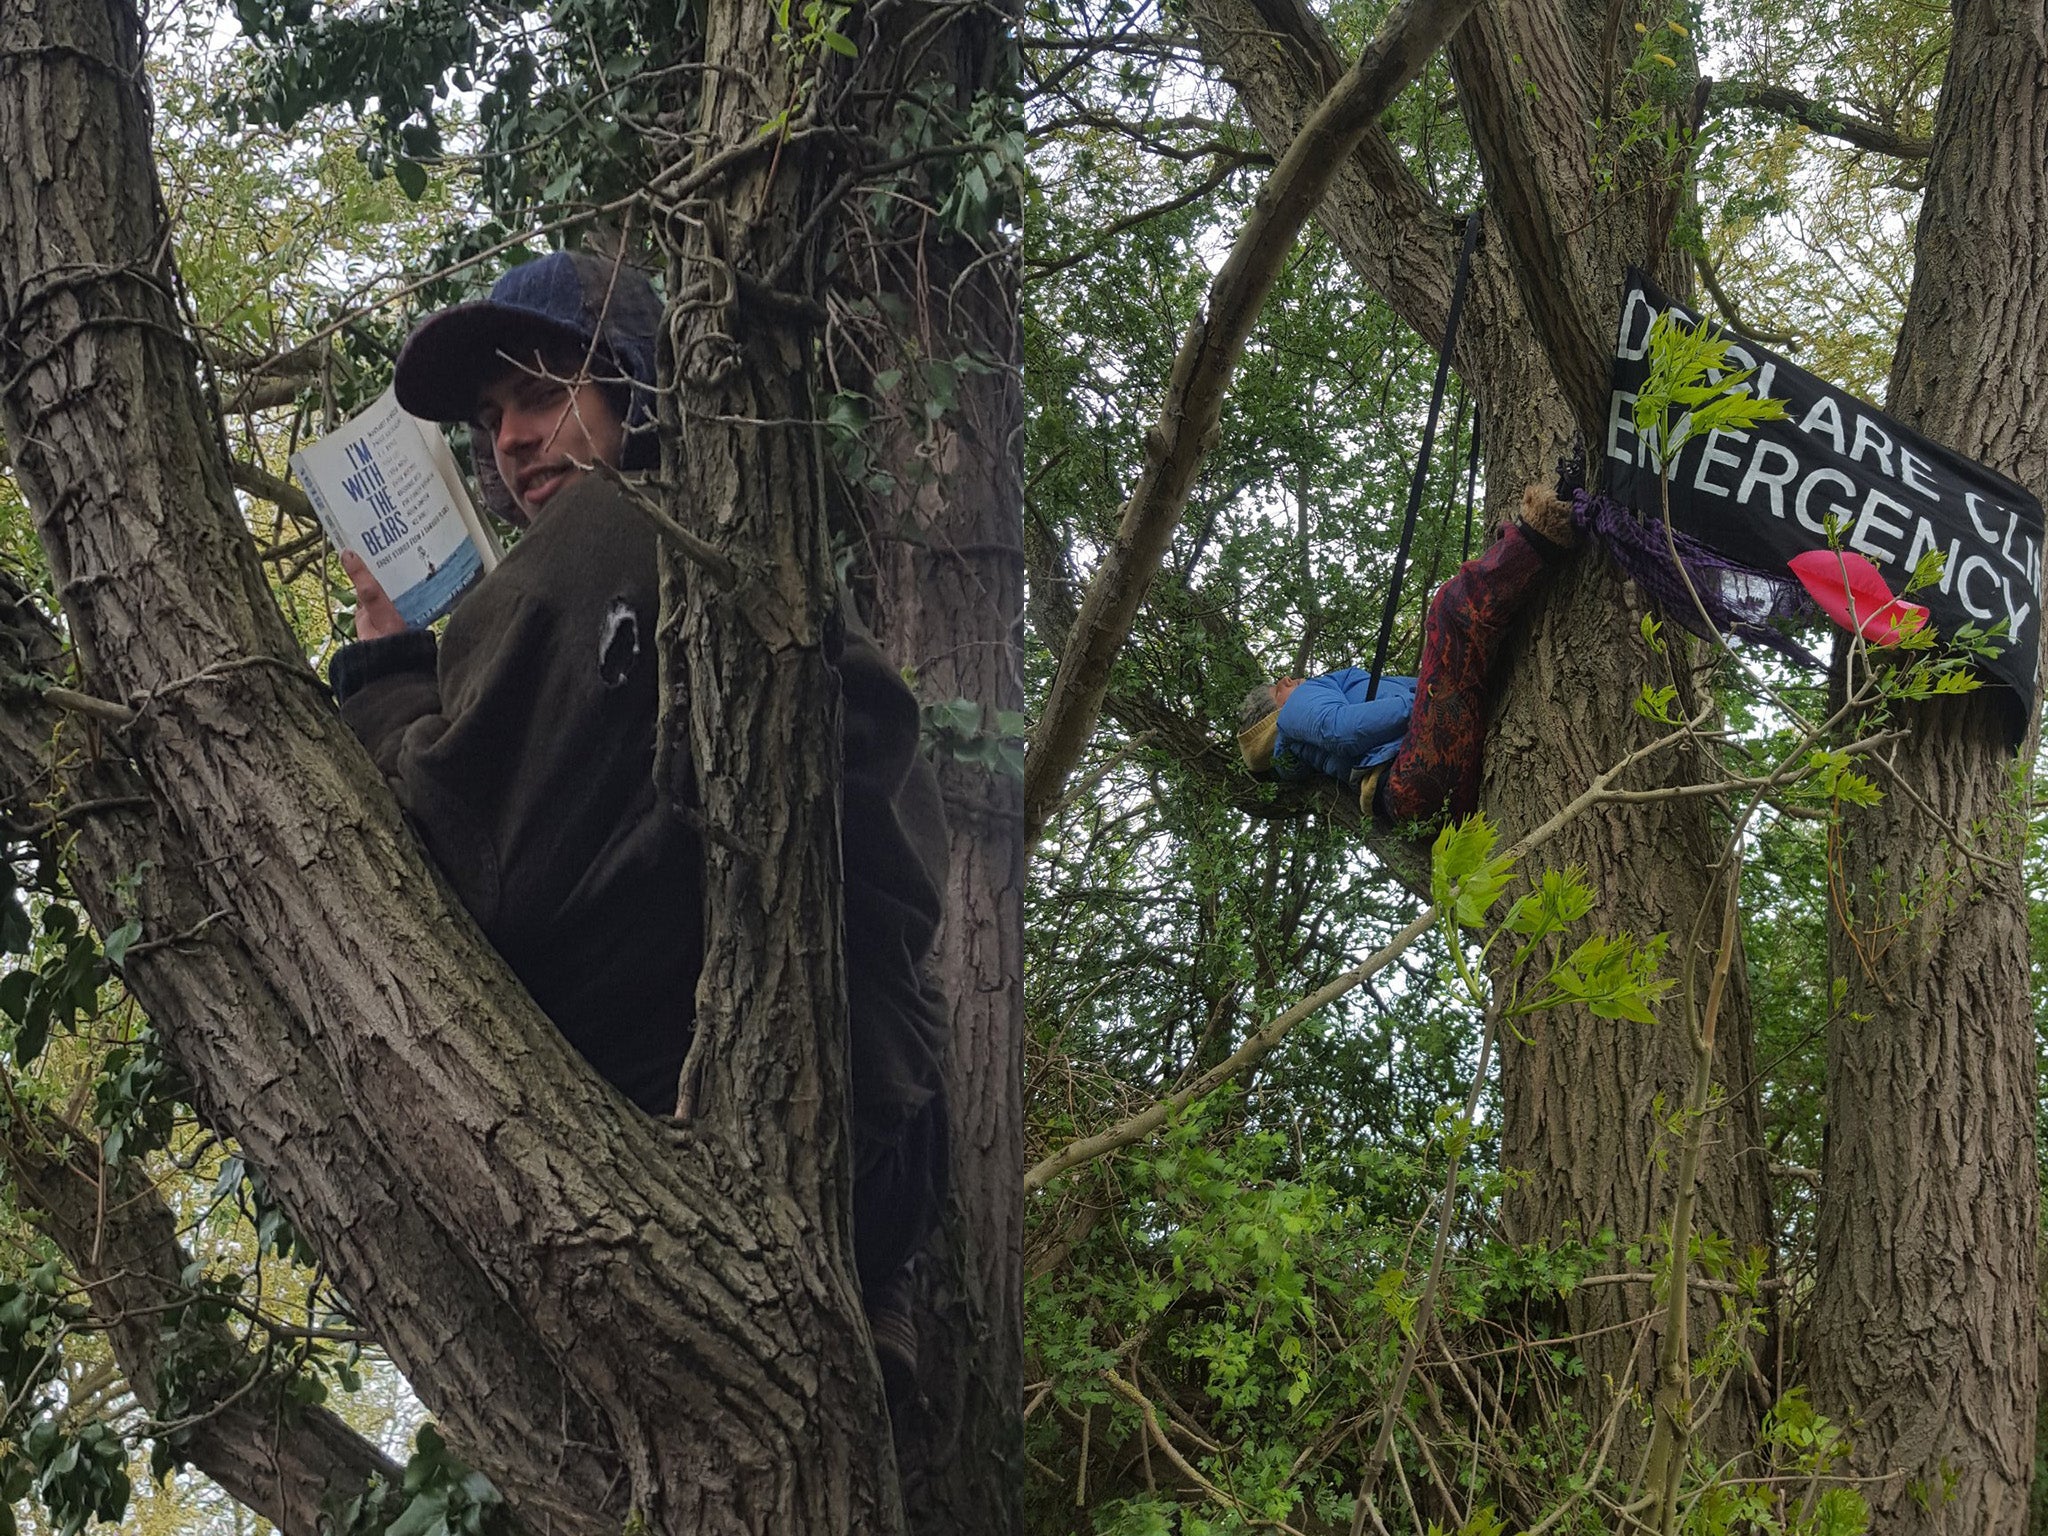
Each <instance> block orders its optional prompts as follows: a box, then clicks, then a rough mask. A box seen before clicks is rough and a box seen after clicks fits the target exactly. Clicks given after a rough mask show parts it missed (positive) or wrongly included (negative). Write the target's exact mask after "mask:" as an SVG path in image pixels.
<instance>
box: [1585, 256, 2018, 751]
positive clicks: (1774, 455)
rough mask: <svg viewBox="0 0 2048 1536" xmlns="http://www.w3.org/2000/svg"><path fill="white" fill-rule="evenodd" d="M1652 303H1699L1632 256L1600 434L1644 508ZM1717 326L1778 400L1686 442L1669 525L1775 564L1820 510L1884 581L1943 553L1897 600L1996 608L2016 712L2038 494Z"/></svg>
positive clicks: (1819, 527)
mask: <svg viewBox="0 0 2048 1536" xmlns="http://www.w3.org/2000/svg"><path fill="white" fill-rule="evenodd" d="M1663 311H1669V312H1670V313H1671V314H1672V315H1673V316H1674V317H1683V318H1684V319H1685V320H1686V321H1687V322H1688V323H1695V322H1696V321H1697V320H1698V318H1699V317H1698V316H1696V315H1694V314H1693V313H1692V312H1691V311H1690V310H1688V309H1686V308H1685V307H1684V306H1682V305H1678V304H1674V303H1673V302H1672V301H1671V300H1670V299H1669V298H1667V297H1666V296H1665V295H1664V293H1663V292H1662V291H1661V290H1659V289H1658V288H1657V286H1656V285H1655V284H1654V283H1652V282H1650V280H1649V279H1648V278H1646V277H1645V276H1643V274H1642V273H1640V272H1638V271H1635V270H1633V269H1631V270H1630V272H1629V274H1628V287H1627V290H1626V292H1625V293H1624V295H1623V302H1622V307H1621V327H1620V334H1619V337H1618V338H1617V341H1616V345H1615V352H1614V395H1613V399H1612V403H1611V405H1610V407H1609V410H1608V421H1607V436H1606V441H1605V443H1604V444H1602V445H1601V449H1602V452H1603V453H1604V456H1605V463H1606V474H1605V482H1606V486H1607V489H1608V493H1609V494H1610V495H1611V496H1613V497H1614V499H1615V500H1617V501H1620V502H1624V503H1626V504H1627V505H1629V506H1632V507H1634V508H1636V509H1637V510H1639V511H1642V512H1646V513H1649V514H1650V515H1652V516H1655V515H1658V512H1659V506H1660V502H1659V492H1658V476H1657V470H1656V467H1655V466H1654V465H1653V464H1648V463H1644V462H1641V461H1642V460H1644V459H1647V458H1648V457H1649V455H1648V454H1647V452H1646V451H1645V449H1644V445H1643V444H1642V443H1641V442H1640V441H1639V440H1638V439H1637V436H1636V430H1635V420H1634V417H1633V416H1632V414H1631V410H1632V407H1633V405H1634V403H1635V398H1636V390H1637V389H1638V387H1640V385H1641V384H1642V382H1643V381H1644V380H1645V379H1646V378H1648V377H1649V372H1650V358H1649V336H1650V326H1651V323H1652V322H1653V321H1654V320H1655V319H1656V317H1657V315H1658V314H1659V313H1660V312H1663ZM1730 340H1731V341H1732V343H1733V344H1732V345H1731V346H1730V348H1729V351H1728V361H1729V363H1730V365H1731V366H1732V367H1734V368H1738V369H1739V368H1754V369H1756V374H1755V376H1754V377H1753V378H1751V379H1750V380H1749V387H1750V389H1751V391H1752V392H1753V393H1754V394H1757V395H1759V396H1775V397H1777V398H1778V399H1780V400H1783V401H1784V402H1785V419H1784V420H1782V421H1767V422H1763V423H1761V424H1760V425H1759V426H1756V427H1754V428H1751V429H1750V430H1748V431H1742V432H1713V433H1710V434H1708V435H1707V436H1706V437H1704V438H1701V439H1698V440H1696V441H1694V442H1690V443H1687V444H1686V445H1685V446H1684V448H1683V449H1681V450H1680V453H1679V459H1678V465H1677V468H1676V469H1675V470H1674V472H1673V474H1672V476H1671V521H1672V524H1673V526H1674V527H1677V528H1679V529H1682V530H1683V531H1684V532H1686V533H1689V534H1691V535H1692V536H1693V537H1694V538H1696V539H1699V540H1701V541H1702V542H1703V543H1706V544H1709V545H1711V546H1712V547H1713V548H1715V549H1716V550H1719V551H1720V552H1721V553H1722V554H1724V555H1726V556H1727V557H1728V558H1729V559H1731V560H1738V561H1740V562H1742V563H1743V564H1745V565H1749V566H1754V567H1756V568H1757V569H1759V570H1765V571H1771V572H1779V571H1784V570H1786V563H1787V562H1788V561H1789V560H1791V559H1792V558H1793V557H1794V556H1796V555H1799V554H1802V553H1804V552H1805V551H1807V550H1811V549H1826V548H1827V547H1828V537H1827V520H1828V519H1829V518H1832V519H1833V520H1834V522H1835V524H1836V526H1837V528H1838V529H1839V534H1838V537H1839V538H1840V541H1841V545H1842V547H1843V548H1844V549H1846V550H1853V551H1855V552H1856V553H1858V554H1861V555H1865V556H1868V557H1869V559H1870V560H1871V562H1872V563H1873V564H1875V565H1876V566H1877V568H1878V570H1879V571H1880V572H1882V573H1883V576H1884V579H1885V582H1886V584H1887V585H1888V586H1889V587H1890V589H1891V591H1892V593H1893V594H1894V595H1900V594H1903V593H1904V591H1905V586H1906V578H1907V577H1908V576H1909V575H1910V574H1911V573H1912V571H1913V568H1914V566H1915V565H1916V564H1918V562H1919V561H1920V559H1921V557H1922V556H1924V555H1925V554H1926V553H1927V552H1928V551H1930V550H1940V551H1941V552H1942V553H1943V554H1945V555H1946V556H1947V557H1948V564H1947V567H1946V569H1945V571H1944V573H1943V575H1942V578H1941V582H1940V584H1939V585H1938V586H1929V587H1923V588H1921V589H1920V590H1919V591H1917V592H1915V593H1913V594H1912V597H1911V598H1910V599H1909V601H1911V602H1916V603H1924V604H1925V605H1926V606H1927V608H1928V611H1929V622H1930V624H1931V625H1932V627H1933V628H1934V630H1935V631H1936V633H1938V634H1941V635H1949V634H1953V633H1955V632H1956V631H1957V630H1958V629H1959V628H1961V627H1962V626H1963V625H1965V624H1975V625H1976V626H1977V627H1978V628H1979V629H1986V630H1988V629H1990V628H1991V627H1992V626H1993V625H1994V624H1997V623H1999V622H2001V621H2003V622H2004V623H2005V625H2006V630H2005V633H2004V636H2003V637H2002V638H2001V639H2000V640H1998V641H1996V642H1995V643H1996V644H1999V645H2001V646H2003V650H2002V651H2001V653H2000V655H1999V656H1998V657H1997V659H1996V660H1994V661H1992V662H1990V663H1989V664H1988V665H1987V667H1986V670H1987V671H1988V672H1989V673H1990V674H1991V677H1992V679H1993V680H1994V681H1997V682H2000V683H2004V684H2006V685H2007V686H2008V687H2010V688H2012V689H2013V690H2014V691H2015V693H2016V694H2017V696H2018V700H2019V702H2021V703H2022V705H2023V710H2022V712H2021V715H2020V718H2021V720H2022V721H2024V720H2025V719H2026V718H2028V717H2030V716H2031V714H2032V711H2033V707H2034V697H2035V672H2036V666H2037V659H2038V656H2039V651H2040V644H2039V642H2040V627H2041V613H2040V606H2041V605H2040V598H2039V593H2040V590H2041V547H2042V527H2041V503H2040V502H2039V501H2037V500H2036V499H2035V498H2034V497H2033V496H2032V495H2030V494H2029V493H2028V492H2027V491H2026V490H2024V489H2023V488H2022V487H2020V486H2018V485H2016V484H2014V483H2013V482H2012V481H2010V480H2008V479H2006V478H2005V476H2003V475H2001V474H1998V473H1996V472H1995V471H1993V470H1989V469H1986V468H1985V467H1984V466H1983V465H1981V464H1976V463H1973V462H1971V461H1970V460H1969V459H1966V458H1964V457H1963V456H1962V455H1961V454H1958V453H1956V452H1954V451H1953V450H1951V449H1948V448H1944V447H1942V446H1941V444H1939V443H1935V442H1931V441H1929V440H1928V439H1927V438H1925V437H1923V436H1921V435H1920V434H1919V433H1918V432H1915V431H1913V430H1912V429H1911V428H1910V427H1906V426H1902V425H1900V424H1899V423H1898V422H1896V421H1894V420H1893V419H1892V418H1891V417H1889V416H1887V415H1885V414H1884V413H1883V412H1882V411H1879V410H1877V409H1876V408H1875V407H1874V406H1870V405H1867V404H1865V403H1864V402H1863V401H1861V400H1858V399H1857V398H1856V397H1855V396H1854V395H1849V394H1844V393H1843V392H1842V391H1841V390H1839V389H1836V388H1834V387H1833V386H1832V385H1829V384H1826V383H1823V382H1822V381H1821V380H1819V379H1817V378H1815V377H1814V376H1813V375H1812V374H1810V373H1808V372H1806V371H1805V370H1804V369H1803V368H1800V367H1798V366H1797V365H1796V364H1793V363H1789V362H1787V361H1785V359H1784V358H1782V357H1779V356H1778V355H1777V354H1776V353H1775V352H1771V351H1768V350H1766V349H1765V348H1763V347H1761V346H1758V345H1757V344H1756V343H1755V342H1753V341H1749V340H1746V339H1744V338H1741V337H1731V338H1730ZM1709 382H1711V380H1710V381H1709ZM1961 382H1962V381H1958V384H1959V385H1960V384H1961ZM2021 730H2022V732H2023V731H2024V725H2023V724H2022V726H2021Z"/></svg>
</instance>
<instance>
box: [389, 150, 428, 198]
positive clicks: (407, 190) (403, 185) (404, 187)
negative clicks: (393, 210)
mask: <svg viewBox="0 0 2048 1536" xmlns="http://www.w3.org/2000/svg"><path fill="white" fill-rule="evenodd" d="M391 175H392V178H393V179H394V180H395V181H396V182H397V183H398V189H399V190H400V191H401V192H403V193H404V194H405V196H406V200H407V201H408V202H414V203H416V202H418V201H419V200H420V199H421V198H422V197H425V196H426V195H427V168H426V167H425V166H424V165H421V164H420V163H419V161H417V160H404V159H400V160H394V161H392V162H391Z"/></svg>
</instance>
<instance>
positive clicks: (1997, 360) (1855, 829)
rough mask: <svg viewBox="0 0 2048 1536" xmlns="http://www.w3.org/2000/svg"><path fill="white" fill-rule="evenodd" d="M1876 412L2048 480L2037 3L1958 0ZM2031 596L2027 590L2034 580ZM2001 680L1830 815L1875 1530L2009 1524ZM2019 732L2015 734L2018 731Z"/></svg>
mask: <svg viewBox="0 0 2048 1536" xmlns="http://www.w3.org/2000/svg"><path fill="white" fill-rule="evenodd" d="M1953 14H1954V20H1955V30H1954V35H1953V38H1952V40H1951V42H1950V45H1949V56H1948V68H1947V75H1946V78H1945V79H1944V81H1943V85H1942V92H1941V103H1940V107H1939V109H1938V112H1937V115H1936V119H1935V131H1934V146H1933V153H1932V157H1931V159H1930V160H1929V162H1928V167H1927V192H1926V199H1925V201H1924V202H1923V204H1922V206H1921V212H1920V223H1919V228H1918V231H1917V234H1916V239H1915V245H1914V271H1913V288H1912V293H1911V296H1910V300H1909V303H1908V307H1907V316H1906V322H1905V325H1904V328H1903V330H1902V331H1901V333H1900V337H1899V348H1898V352H1897V354H1896V356H1895V357H1894V359H1893V363H1892V373H1891V393H1890V399H1889V402H1888V403H1889V406H1890V409H1891V410H1892V411H1893V412H1894V413H1895V414H1897V415H1898V416H1899V417H1900V418H1901V419H1902V420H1904V421H1908V422H1910V423H1912V424H1913V425H1915V426H1917V427H1919V428H1920V429H1921V430H1922V431H1924V432H1926V433H1927V434H1928V435H1930V436H1932V437H1934V438H1935V439H1937V440H1939V441H1942V442H1945V443H1948V444H1950V445H1951V446H1953V447H1955V448H1956V449H1958V450H1959V451H1961V452H1963V453H1966V454H1969V455H1971V456H1972V457H1974V458H1977V459H1980V460H1982V461H1983V462H1984V463H1986V464H1989V465H1991V466H1992V467H1994V468H1996V469H1999V470H2002V471H2004V472H2005V473H2006V474H2008V475H2010V476H2012V477H2013V478H2014V479H2016V480H2018V481H2019V482H2020V483H2021V484H2023V485H2025V486H2026V487H2028V488H2029V489H2030V490H2032V491H2033V492H2035V493H2036V494H2037V495H2038V494H2040V493H2042V492H2043V491H2044V490H2048V418H2044V416H2043V414H2042V409H2041V396H2042V391H2043V389H2044V388H2048V6H2044V5H2043V4H2042V3H2041V0H1964V3H1960V4H1958V5H1956V6H1955V7H1954V12H1953ZM2036 601H2039V597H2038V596H2037V597H2036ZM1994 692H1995V690H1991V689H1987V690H1985V691H1983V692H1980V693H1977V694H1974V695H1970V696H1967V697H1965V698H1962V699H1957V700H1944V701H1939V702H1936V703H1932V704H1928V705H1923V706H1915V707H1909V708H1908V709H1907V710H1905V711H1904V720H1903V723H1905V724H1908V725H1910V726H1911V727H1912V734H1911V735H1910V736H1909V737H1908V738H1907V739H1906V740H1905V741H1904V742H1903V743H1902V744H1901V746H1900V749H1899V752H1898V756H1897V758H1896V760H1895V765H1894V771H1893V773H1892V775H1891V777H1890V779H1889V781H1888V782H1887V781H1886V780H1883V779H1881V780H1880V781H1879V782H1880V786H1881V787H1882V788H1884V789H1885V790H1886V792H1887V793H1886V798H1885V800H1884V802H1883V803H1882V804H1881V805H1880V806H1878V807H1877V808H1875V809H1872V810H1865V811H1857V812H1851V813H1850V814H1849V816H1848V818H1847V820H1846V824H1845V826H1844V828H1843V840H1842V841H1843V858H1842V865H1843V879H1844V884H1845V887H1846V897H1847V899H1846V901H1845V902H1840V903H1838V904H1837V905H1836V908H1835V911H1834V918H1835V923H1834V947H1835V962H1836V967H1837V970H1836V974H1837V975H1838V976H1841V977H1844V978H1846V980H1847V982H1848V994H1847V1000H1846V1006H1845V1008H1844V1009H1843V1010H1842V1011H1841V1012H1840V1013H1839V1014H1838V1015H1837V1017H1836V1019H1835V1020H1834V1022H1833V1023H1832V1024H1831V1026H1830V1029H1829V1034H1828V1075H1827V1127H1828V1138H1827V1144H1826V1154H1825V1159H1824V1162H1823V1166H1822V1178H1823V1183H1822V1189H1821V1205H1820V1226H1819V1248H1818V1254H1817V1259H1818V1263H1819V1274H1820V1279H1819V1286H1818V1289H1817V1291H1816V1293H1815V1296H1814V1300H1813V1308H1812V1314H1811V1320H1810V1322H1809V1323H1808V1324H1807V1327H1806V1330H1805V1337H1804V1340H1803V1348H1802V1355H1803V1361H1804V1366H1805V1370H1806V1376H1807V1379H1808V1380H1809V1382H1810V1383H1811V1384H1812V1388H1813V1395H1814V1401H1815V1402H1816V1404H1817V1405H1819V1406H1820V1407H1821V1408H1823V1409H1824V1410H1825V1411H1826V1412H1828V1413H1830V1414H1832V1415H1834V1416H1836V1417H1838V1418H1840V1419H1841V1420H1842V1421H1843V1422H1844V1423H1845V1425H1846V1426H1847V1428H1848V1429H1849V1431H1850V1433H1851V1435H1852V1436H1853V1437H1854V1440H1855V1454H1854V1457H1853V1458H1852V1462H1851V1466H1852V1468H1853V1470H1854V1471H1856V1472H1858V1473H1860V1474H1862V1475H1864V1476H1868V1477H1884V1478H1885V1479H1886V1480H1885V1481H1884V1482H1882V1483H1880V1484H1878V1485H1876V1486H1875V1487H1873V1488H1869V1489H1867V1492H1868V1494H1869V1496H1870V1501H1871V1504H1872V1506H1873V1508H1874V1510H1875V1511H1876V1514H1877V1520H1876V1523H1875V1524H1874V1525H1873V1529H1874V1530H1876V1531H1879V1532H1882V1533H1884V1536H1907V1533H1911V1536H1931V1533H1934V1532H1970V1533H1972V1536H1975V1533H1978V1532H1983V1533H1987V1536H1996V1533H2005V1532H2013V1533H2017V1532H2019V1531H2022V1530H2024V1529H2025V1526H2026V1514H2027V1494H2028V1485H2029V1483H2030V1482H2031V1480H2032V1477H2033V1471H2034V1464H2033V1463H2034V1431H2035V1410H2036V1403H2035V1392H2036V1386H2037V1382H2036V1371H2037V1369H2038V1355H2037V1351H2036V1340H2035V1334H2036V1328H2037V1321H2038V1320H2037V1312H2036V1307H2037V1296H2036V1281H2035V1266H2036V1263H2037V1247H2038V1221H2039V1201H2040V1185H2039V1170H2038V1168H2037V1166H2036V1162H2035V1156H2034V1126H2035V1102H2034V1094H2035V1088H2036V1078H2035V1059H2034V1057H2035V1037H2034V1021H2033V1010H2032V1006H2031V1001H2030V997H2029V991H2028V982H2029V976H2028V932H2027V898H2026V890H2025V884H2024V881H2023V878H2022V873H2021V869H2020V860H2021V856H2022V853H2023V848H2024V833H2025V828H2024V805H2025V800H2024V792H2023V784H2022V783H2016V782H2015V779H2014V770H2013V759H2012V749H2011V745H2010V736H2009V734H2008V731H2009V726H2010V721H2011V718H2012V716H2011V708H2012V703H2013V701H2012V700H2011V699H2009V698H1999V697H1994ZM2029 751H2031V742H2030V743H2029Z"/></svg>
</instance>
